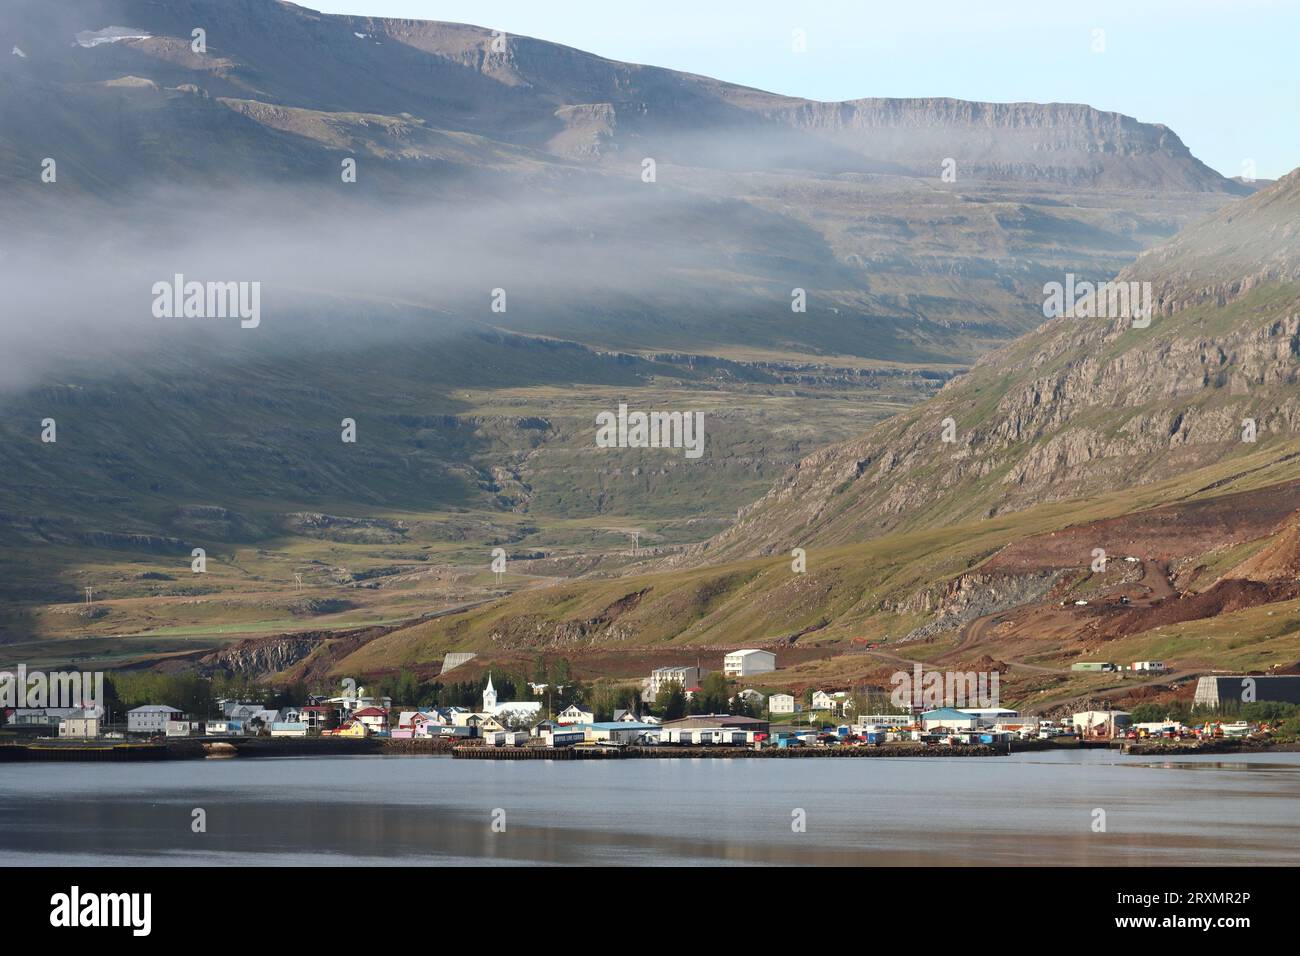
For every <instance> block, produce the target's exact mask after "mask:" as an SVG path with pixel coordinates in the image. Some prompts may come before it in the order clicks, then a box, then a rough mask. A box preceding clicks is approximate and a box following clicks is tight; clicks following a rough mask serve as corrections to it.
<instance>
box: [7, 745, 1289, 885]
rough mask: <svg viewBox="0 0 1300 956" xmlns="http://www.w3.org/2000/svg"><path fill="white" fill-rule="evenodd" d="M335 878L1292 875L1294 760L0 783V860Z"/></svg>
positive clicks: (290, 765) (282, 765)
mask: <svg viewBox="0 0 1300 956" xmlns="http://www.w3.org/2000/svg"><path fill="white" fill-rule="evenodd" d="M199 808H201V809H202V810H204V811H205V814H206V832H202V833H196V832H194V829H193V826H192V821H193V820H194V811H195V810H196V809H199ZM1098 809H1100V810H1104V811H1105V823H1106V831H1105V832H1094V829H1093V825H1094V824H1093V821H1094V819H1096V814H1095V811H1096V810H1098ZM796 810H802V811H804V815H805V818H806V830H805V831H804V832H796V831H795V829H794V828H793V827H792V822H793V821H794V820H795V811H796ZM500 811H504V832H494V829H493V819H494V816H495V818H496V819H497V820H498V821H500V820H501V819H502V814H501V812H500ZM497 830H500V824H498V827H497ZM345 862H357V863H366V864H406V865H409V864H415V863H428V864H439V865H448V864H461V863H473V864H502V865H511V864H515V865H519V864H532V865H537V864H648V865H656V864H679V865H681V864H686V865H763V864H793V865H800V864H806V865H836V864H860V865H863V864H865V865H870V864H897V865H912V864H915V865H949V866H952V865H982V864H1006V865H1015V864H1048V865H1054V864H1063V865H1064V864H1083V865H1087V864H1108V865H1116V864H1119V865H1148V864H1150V865H1155V864H1165V865H1170V864H1172V865H1198V864H1224V865H1228V864H1254V865H1278V864H1289V865H1296V864H1300V754H1294V753H1282V754H1268V755H1252V756H1249V757H1247V756H1241V755H1227V756H1224V755H1219V756H1214V757H1186V756H1183V757H1173V758H1169V759H1167V760H1152V759H1150V758H1143V757H1131V756H1130V757H1126V756H1122V755H1119V754H1113V753H1109V752H1104V751H1073V752H1067V751H1057V752H1049V753H1026V754H1020V755H1012V756H1010V757H1003V758H970V757H963V758H934V757H927V758H907V759H902V758H887V759H767V760H764V759H758V760H754V759H734V760H729V759H698V758H697V759H664V760H621V761H566V762H553V761H519V762H496V761H486V760H472V761H471V760H465V761H461V760H452V759H450V758H447V757H332V758H331V757H322V758H317V757H310V758H283V759H269V758H265V759H264V758H257V759H238V758H236V759H228V760H203V761H177V762H161V763H156V764H134V765H132V764H76V763H60V764H9V765H7V766H5V767H4V769H3V773H0V863H3V864H6V865H22V864H52V865H69V866H86V865H102V864H129V863H148V864H162V865H167V864H176V865H249V864H253V865H276V864H313V863H335V864H337V863H345Z"/></svg>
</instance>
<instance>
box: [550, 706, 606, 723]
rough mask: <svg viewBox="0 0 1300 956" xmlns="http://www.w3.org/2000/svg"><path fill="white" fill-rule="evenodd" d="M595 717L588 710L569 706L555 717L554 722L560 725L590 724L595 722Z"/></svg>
mask: <svg viewBox="0 0 1300 956" xmlns="http://www.w3.org/2000/svg"><path fill="white" fill-rule="evenodd" d="M595 719H596V715H595V714H594V713H592V712H591V711H589V710H583V709H582V708H581V707H579V706H578V705H577V704H570V705H569V706H568V707H566V708H564V710H562V711H560V712H559V713H558V714H556V715H555V722H556V723H557V724H560V725H564V724H590V723H592V722H593V721H595Z"/></svg>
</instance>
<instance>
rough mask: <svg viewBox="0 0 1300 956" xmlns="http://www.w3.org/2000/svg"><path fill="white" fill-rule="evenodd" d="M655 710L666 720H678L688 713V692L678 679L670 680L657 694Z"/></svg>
mask: <svg viewBox="0 0 1300 956" xmlns="http://www.w3.org/2000/svg"><path fill="white" fill-rule="evenodd" d="M654 709H655V712H656V713H658V715H659V716H660V717H662V718H663V719H664V720H676V719H677V718H678V717H684V716H685V715H686V693H685V692H684V691H683V690H682V685H681V684H680V683H678V682H677V681H670V682H669V683H667V684H664V685H663V686H661V687H660V688H659V693H657V694H655V702H654Z"/></svg>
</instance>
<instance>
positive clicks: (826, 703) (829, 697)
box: [812, 690, 849, 713]
mask: <svg viewBox="0 0 1300 956" xmlns="http://www.w3.org/2000/svg"><path fill="white" fill-rule="evenodd" d="M848 699H849V692H848V691H846V690H833V691H830V692H829V693H828V692H827V691H824V690H819V691H815V692H814V693H813V695H812V709H813V710H829V711H831V712H833V713H834V712H838V711H839V710H840V708H841V707H843V706H844V702H845V701H847V700H848Z"/></svg>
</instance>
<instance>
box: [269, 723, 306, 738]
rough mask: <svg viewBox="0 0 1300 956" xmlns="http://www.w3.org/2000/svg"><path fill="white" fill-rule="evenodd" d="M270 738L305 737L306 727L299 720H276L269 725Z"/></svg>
mask: <svg viewBox="0 0 1300 956" xmlns="http://www.w3.org/2000/svg"><path fill="white" fill-rule="evenodd" d="M271 736H272V737H306V736H307V725H306V724H305V723H303V722H302V721H300V720H277V721H276V722H275V723H273V724H272V725H271Z"/></svg>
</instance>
